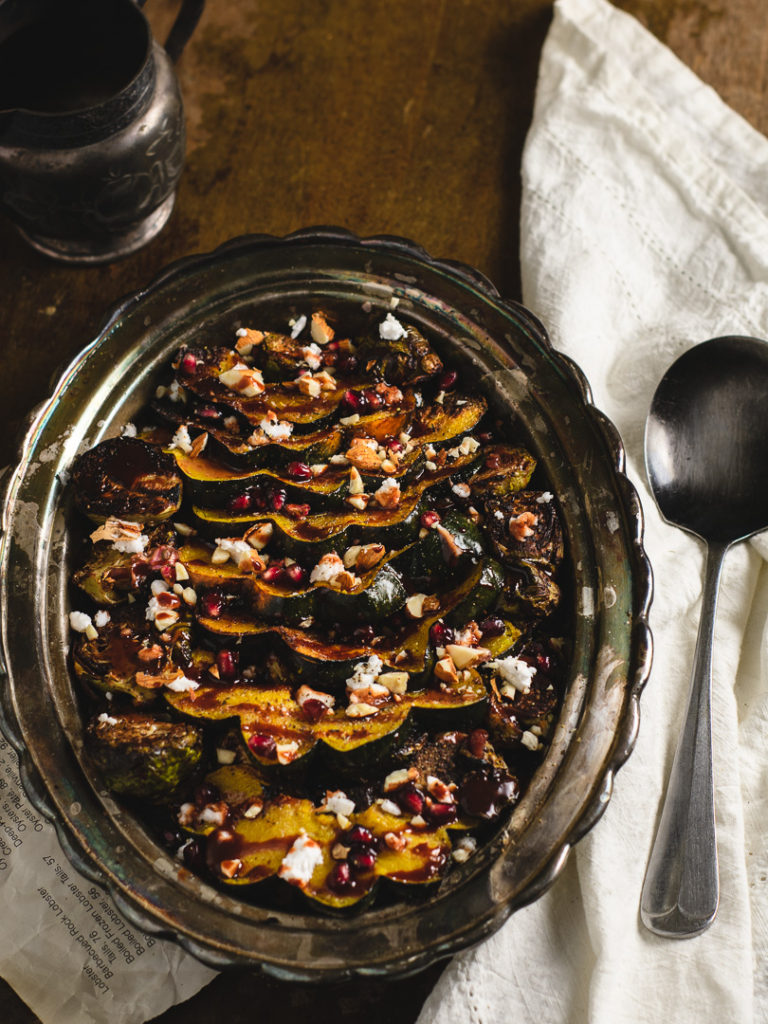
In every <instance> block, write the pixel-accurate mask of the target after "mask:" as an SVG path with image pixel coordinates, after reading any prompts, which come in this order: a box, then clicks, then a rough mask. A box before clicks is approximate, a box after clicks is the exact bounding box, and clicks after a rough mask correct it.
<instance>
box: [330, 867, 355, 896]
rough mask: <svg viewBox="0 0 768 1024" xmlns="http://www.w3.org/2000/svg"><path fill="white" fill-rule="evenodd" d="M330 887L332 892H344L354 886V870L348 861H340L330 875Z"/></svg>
mask: <svg viewBox="0 0 768 1024" xmlns="http://www.w3.org/2000/svg"><path fill="white" fill-rule="evenodd" d="M327 885H328V888H329V889H330V890H331V891H332V892H338V893H344V892H347V891H348V890H350V889H353V888H354V885H355V883H354V881H353V879H352V871H351V869H350V867H349V864H347V862H346V861H340V862H339V863H338V864H337V865H336V867H335V868H334V869H333V871H332V872H331V873H330V875H328V881H327Z"/></svg>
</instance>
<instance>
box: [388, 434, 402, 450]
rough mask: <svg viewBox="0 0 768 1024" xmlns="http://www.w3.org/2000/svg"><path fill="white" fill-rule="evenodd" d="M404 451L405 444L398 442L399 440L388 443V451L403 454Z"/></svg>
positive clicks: (394, 439) (395, 439)
mask: <svg viewBox="0 0 768 1024" xmlns="http://www.w3.org/2000/svg"><path fill="white" fill-rule="evenodd" d="M402 450H403V442H402V441H398V440H397V438H396V437H395V438H393V439H392V440H391V441H388V442H387V451H390V452H401V451H402Z"/></svg>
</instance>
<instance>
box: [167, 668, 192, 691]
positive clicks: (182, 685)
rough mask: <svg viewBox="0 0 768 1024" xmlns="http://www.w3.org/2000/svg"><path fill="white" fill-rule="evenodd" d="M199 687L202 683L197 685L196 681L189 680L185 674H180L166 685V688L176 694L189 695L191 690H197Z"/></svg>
mask: <svg viewBox="0 0 768 1024" xmlns="http://www.w3.org/2000/svg"><path fill="white" fill-rule="evenodd" d="M199 685H200V683H196V682H195V680H194V679H187V677H186V676H185V675H184V673H183V672H180V673H179V675H177V676H176V678H175V679H171V681H170V682H169V683H166V684H165V688H166V689H167V690H173V692H174V693H188V692H189V691H190V690H196V689H197V688H198V686H199Z"/></svg>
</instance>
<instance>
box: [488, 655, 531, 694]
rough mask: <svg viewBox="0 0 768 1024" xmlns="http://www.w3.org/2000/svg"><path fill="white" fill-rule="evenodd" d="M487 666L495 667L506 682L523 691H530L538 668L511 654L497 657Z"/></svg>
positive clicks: (495, 670)
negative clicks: (505, 656)
mask: <svg viewBox="0 0 768 1024" xmlns="http://www.w3.org/2000/svg"><path fill="white" fill-rule="evenodd" d="M486 668H490V669H493V671H494V672H497V673H498V674H499V676H500V677H501V678H502V680H503V681H504V682H505V683H508V684H509V685H510V686H513V687H514V688H515V690H520V692H521V693H529V692H530V689H531V683H532V681H533V677H534V676H535V675H536V669H535V668H534V667H533V665H529V664H528V663H527V662H525V661H522V659H520V658H515V657H513V656H512V655H510V656H509V657H507V658H497V659H496V660H495V661H487V662H486Z"/></svg>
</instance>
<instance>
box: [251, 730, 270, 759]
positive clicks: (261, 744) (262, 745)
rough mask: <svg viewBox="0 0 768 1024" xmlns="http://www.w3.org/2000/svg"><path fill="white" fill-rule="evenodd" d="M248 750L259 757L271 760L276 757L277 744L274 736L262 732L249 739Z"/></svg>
mask: <svg viewBox="0 0 768 1024" xmlns="http://www.w3.org/2000/svg"><path fill="white" fill-rule="evenodd" d="M248 749H249V750H250V752H251V753H252V754H255V755H256V756H257V757H263V758H266V759H267V760H269V759H271V758H274V756H275V751H276V750H277V743H276V742H275V737H274V736H269V735H267V734H266V733H262V732H256V733H254V734H253V736H249V737H248Z"/></svg>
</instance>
